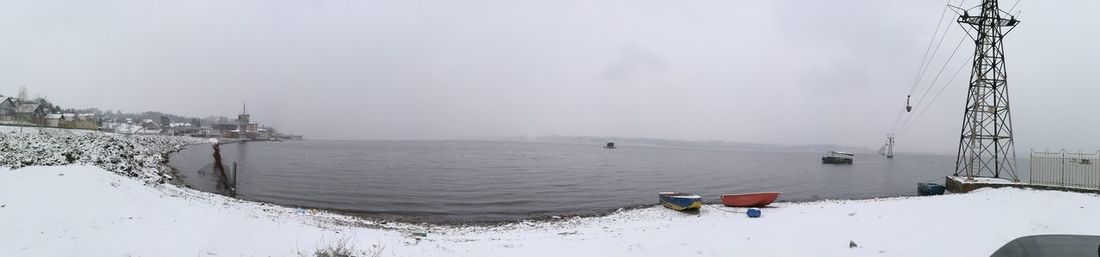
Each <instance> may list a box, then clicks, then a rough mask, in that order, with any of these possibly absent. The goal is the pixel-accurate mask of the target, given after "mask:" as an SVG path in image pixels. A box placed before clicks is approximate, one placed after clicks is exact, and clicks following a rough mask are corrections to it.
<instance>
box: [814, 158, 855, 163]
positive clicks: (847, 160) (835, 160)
mask: <svg viewBox="0 0 1100 257" xmlns="http://www.w3.org/2000/svg"><path fill="white" fill-rule="evenodd" d="M821 163H827V164H852V159H851V158H838V157H832V156H825V157H821Z"/></svg>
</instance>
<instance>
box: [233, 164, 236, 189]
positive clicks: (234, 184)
mask: <svg viewBox="0 0 1100 257" xmlns="http://www.w3.org/2000/svg"><path fill="white" fill-rule="evenodd" d="M233 195H237V162H233Z"/></svg>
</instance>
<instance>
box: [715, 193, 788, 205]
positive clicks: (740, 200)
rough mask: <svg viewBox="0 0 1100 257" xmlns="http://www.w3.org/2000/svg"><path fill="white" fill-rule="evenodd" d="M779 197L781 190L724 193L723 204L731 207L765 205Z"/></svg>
mask: <svg viewBox="0 0 1100 257" xmlns="http://www.w3.org/2000/svg"><path fill="white" fill-rule="evenodd" d="M776 198H779V192H758V193H747V194H722V205H725V206H729V207H764V206H766V205H768V204H771V203H772V202H774V201H775V199H776Z"/></svg>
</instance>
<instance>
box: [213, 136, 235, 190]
mask: <svg viewBox="0 0 1100 257" xmlns="http://www.w3.org/2000/svg"><path fill="white" fill-rule="evenodd" d="M220 145H221V143H214V172H216V173H218V177H220V178H221V179H220V182H219V184H221V185H223V186H225V188H226V191H228V192H229V197H237V192H236V190H235V189H234V187H235V186H232V185H230V184H229V177H228V176H226V174H225V166H222V153H221V147H220ZM234 173H236V172H235V171H234ZM233 183H234V184H236V183H237V182H236V181H234V182H233Z"/></svg>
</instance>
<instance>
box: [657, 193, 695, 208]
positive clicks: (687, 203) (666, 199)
mask: <svg viewBox="0 0 1100 257" xmlns="http://www.w3.org/2000/svg"><path fill="white" fill-rule="evenodd" d="M657 198H658V199H660V201H661V205H664V206H665V207H668V208H669V209H673V210H677V211H687V210H698V209H699V207H703V198H702V197H700V196H699V195H693V194H685V193H680V192H660V193H657Z"/></svg>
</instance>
